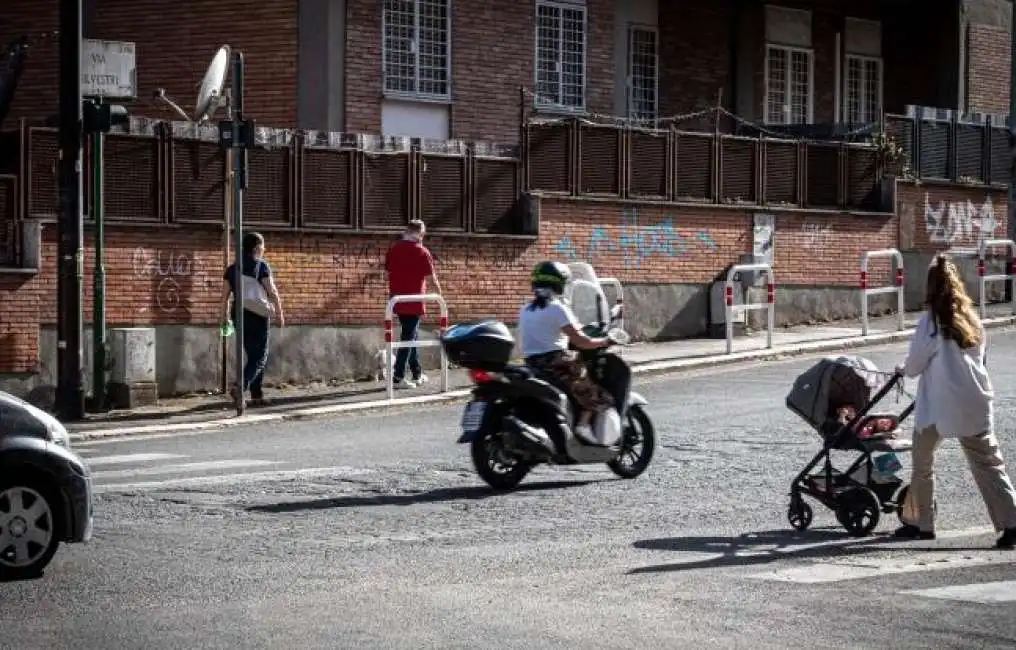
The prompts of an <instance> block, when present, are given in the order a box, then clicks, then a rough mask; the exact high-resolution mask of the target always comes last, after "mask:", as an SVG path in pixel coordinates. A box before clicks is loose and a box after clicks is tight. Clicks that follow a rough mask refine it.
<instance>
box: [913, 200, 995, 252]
mask: <svg viewBox="0 0 1016 650" xmlns="http://www.w3.org/2000/svg"><path fill="white" fill-rule="evenodd" d="M924 225H925V227H926V228H927V229H928V241H930V242H932V243H934V244H950V245H951V244H957V243H961V242H970V243H971V244H976V245H977V246H980V245H981V243H982V242H983V241H984V240H985V239H990V238H991V236H992V235H993V234H994V233H995V229H996V228H998V220H997V219H995V208H994V206H992V205H991V199H990V198H985V199H984V203H982V204H981V206H980V207H977V206H976V205H974V202H973V201H970V200H967V201H955V202H951V203H946V202H945V201H939V202H938V207H933V206H932V203H931V199H930V197H929V196H928V194H927V193H925V195H924Z"/></svg>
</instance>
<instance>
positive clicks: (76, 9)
mask: <svg viewBox="0 0 1016 650" xmlns="http://www.w3.org/2000/svg"><path fill="white" fill-rule="evenodd" d="M59 7H60V22H59V25H60V34H59V46H60V62H59V94H58V101H59V108H58V112H59V130H58V136H57V137H58V141H59V142H58V144H59V159H58V163H57V164H58V183H59V189H60V192H59V194H60V197H59V207H60V213H59V216H58V219H57V267H58V270H57V304H56V319H57V336H56V338H57V349H56V356H57V390H56V411H57V413H58V415H59V416H60V417H61V419H63V420H65V421H75V420H81V419H82V418H83V417H84V415H85V390H84V381H83V380H84V376H83V373H82V363H81V358H82V344H83V338H84V337H83V330H84V322H83V319H82V314H81V291H82V285H83V278H84V248H85V246H84V244H85V242H84V239H85V235H84V223H83V220H82V215H81V202H82V201H81V136H82V106H81V0H60V5H59Z"/></svg>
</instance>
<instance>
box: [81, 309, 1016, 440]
mask: <svg viewBox="0 0 1016 650" xmlns="http://www.w3.org/2000/svg"><path fill="white" fill-rule="evenodd" d="M1011 314H1012V309H1011V307H1009V305H995V306H992V307H989V309H988V312H987V319H988V320H987V321H986V322H985V325H986V326H987V327H992V328H998V327H1007V326H1010V325H1013V324H1016V319H1014V318H1013V317H1012V315H1011ZM919 317H920V313H908V314H906V318H905V327H906V329H904V330H903V331H897V319H896V317H895V316H888V317H879V318H873V319H871V321H870V323H871V324H870V328H869V335H868V336H866V337H862V336H861V327H860V323H858V322H856V321H842V322H839V323H831V324H825V325H806V326H798V327H791V328H780V329H778V330H776V332H774V333H773V348H772V349H771V350H770V349H766V347H765V346H766V333H765V331H756V332H750V333H748V334H746V335H745V336H742V337H737V338H735V339H734V346H733V353H732V354H729V355H728V354H726V341H725V340H723V339H684V340H679V341H670V342H666V343H639V344H635V345H632V346H629V347H626V348H623V351H622V355H623V356H624V358H625V359H627V360H628V362H629V363H630V364H631V365H632V366H633V368H634V370H635V372H636V373H637V374H655V373H665V372H676V371H682V370H692V369H695V368H703V367H710V366H716V365H723V364H731V363H743V362H746V361H761V360H766V359H774V358H781V357H788V356H794V355H799V354H808V353H815V352H823V351H834V350H842V349H846V348H853V347H861V346H867V345H881V344H887V343H894V342H897V341H904V340H907V339H908V338H909V336H910V332H911V330H910V328H912V327H913V326H914V324H915V323H916V322H917V319H918V318H919ZM448 384H449V385H448V388H449V391H448V392H446V393H441V392H440V377H439V376H438V374H437V373H436V372H434V373H432V374H431V375H430V381H429V383H427V384H425V385H424V386H421V387H420V388H417V389H412V390H397V391H396V393H395V399H394V400H392V401H388V399H387V396H386V394H385V390H386V385H385V383H384V382H383V381H380V382H378V381H371V382H348V383H343V384H335V385H328V384H313V385H309V386H302V387H299V388H296V387H294V388H266V389H265V397H266V398H267V400H268V401H269V404H268V405H267V406H264V407H261V408H256V409H254V408H248V409H247V413H246V414H245V415H244V416H243V417H237V416H236V411H235V410H234V408H233V407H232V403H231V401H230V400H229V399H228V398H224V397H223V396H222V395H221V394H209V395H200V396H193V397H178V398H165V399H162V400H160V403H159V405H158V406H150V407H142V408H138V409H134V410H131V411H112V412H109V413H101V414H89V415H88V416H87V419H86V420H85V421H83V422H76V423H72V424H68V425H67V430H68V431H69V432H70V434H71V439H72V440H78V441H80V440H86V439H93V438H107V437H118V436H130V435H149V434H158V433H167V432H173V431H188V430H204V429H215V428H220V427H227V426H237V425H242V424H254V423H258V422H268V421H279V420H289V419H302V418H310V417H319V416H326V415H337V414H341V413H351V412H362V411H368V410H376V409H384V408H391V407H405V406H412V405H415V404H421V403H435V402H441V401H454V400H458V399H462V398H463V397H465V396H466V395H468V393H469V391H468V387H469V386H470V384H471V382H470V380H469V377H468V375H467V373H466V371H464V370H461V369H452V370H451V371H450V372H449V381H448Z"/></svg>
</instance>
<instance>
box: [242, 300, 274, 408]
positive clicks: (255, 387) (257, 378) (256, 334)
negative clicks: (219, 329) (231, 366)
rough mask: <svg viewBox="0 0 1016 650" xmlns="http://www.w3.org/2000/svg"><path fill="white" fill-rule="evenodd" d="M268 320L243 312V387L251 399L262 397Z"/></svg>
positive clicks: (266, 362) (266, 354)
mask: <svg viewBox="0 0 1016 650" xmlns="http://www.w3.org/2000/svg"><path fill="white" fill-rule="evenodd" d="M268 332H269V327H268V319H267V318H265V317H264V316H259V315H258V314H253V313H251V312H249V311H247V310H244V312H243V351H244V353H245V354H246V356H247V362H246V363H245V364H244V366H243V387H244V390H249V391H250V396H251V398H252V399H261V398H262V397H264V393H263V390H262V388H261V382H262V381H264V378H265V366H266V365H267V364H268Z"/></svg>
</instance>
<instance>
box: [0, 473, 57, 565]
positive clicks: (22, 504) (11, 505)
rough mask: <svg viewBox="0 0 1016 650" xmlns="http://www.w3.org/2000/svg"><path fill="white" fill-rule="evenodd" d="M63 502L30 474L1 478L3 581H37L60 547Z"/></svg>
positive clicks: (0, 560) (0, 512)
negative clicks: (61, 507) (61, 506)
mask: <svg viewBox="0 0 1016 650" xmlns="http://www.w3.org/2000/svg"><path fill="white" fill-rule="evenodd" d="M60 512H61V509H60V499H59V498H57V497H56V496H55V495H54V494H53V491H52V490H51V489H49V488H48V487H47V486H46V485H45V482H44V481H42V480H40V479H39V478H37V477H34V476H31V475H27V476H26V475H19V474H14V475H11V476H5V477H3V478H0V581H8V580H24V579H29V578H36V577H38V576H40V575H41V574H42V572H43V571H44V570H45V569H46V567H47V566H49V563H50V562H51V561H52V559H53V556H54V555H56V552H57V549H58V548H59V547H60V539H61V533H60V531H61V521H60V518H59V517H60V515H59V513H60Z"/></svg>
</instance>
